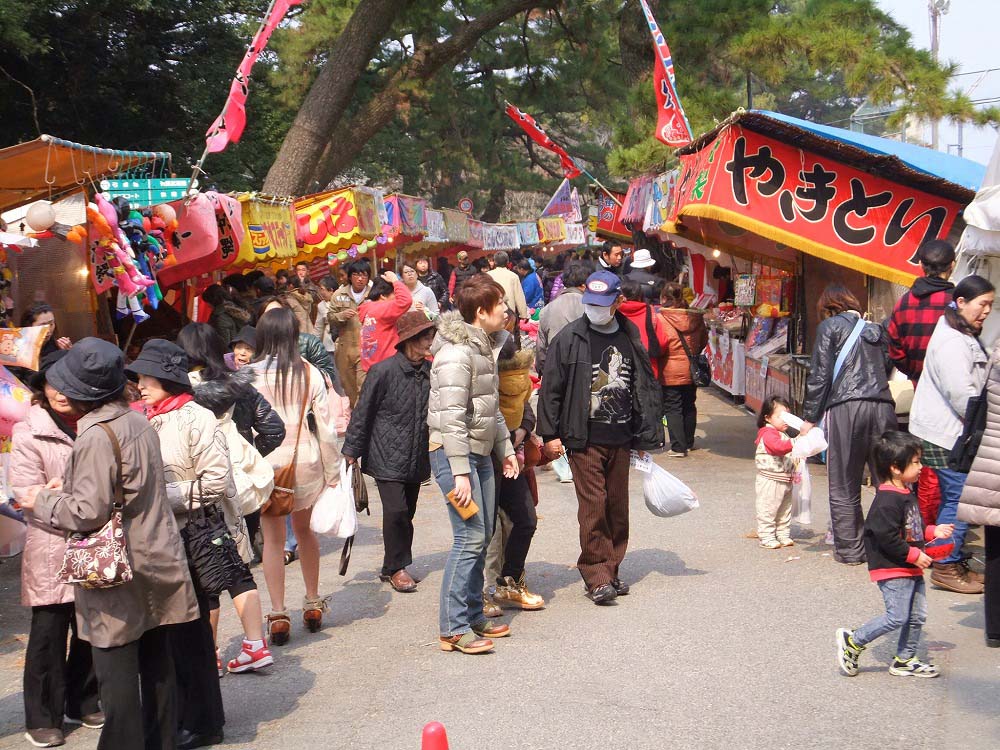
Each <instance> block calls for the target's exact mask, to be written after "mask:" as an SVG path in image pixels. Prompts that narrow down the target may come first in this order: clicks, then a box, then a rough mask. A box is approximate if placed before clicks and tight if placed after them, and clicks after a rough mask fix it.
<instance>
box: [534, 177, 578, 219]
mask: <svg viewBox="0 0 1000 750" xmlns="http://www.w3.org/2000/svg"><path fill="white" fill-rule="evenodd" d="M542 216H560V217H562V218H563V219H565V220H566V221H583V217H582V216H581V214H580V194H579V193H578V192H577V190H576V188H575V187H573V186H572V185H570V182H569V180H563V181H562V184H561V185H559V188H558V189H557V190H556V192H555V193H553V195H552V197H551V198H550V199H549V202H548V204H547V205H546V206H545V210H544V211H542Z"/></svg>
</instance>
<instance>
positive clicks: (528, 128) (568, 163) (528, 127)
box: [507, 103, 581, 180]
mask: <svg viewBox="0 0 1000 750" xmlns="http://www.w3.org/2000/svg"><path fill="white" fill-rule="evenodd" d="M507 116H508V117H510V119H512V120H513V121H514V122H516V123H517V124H518V125H520V126H521V128H522V129H523V130H524V132H525V133H527V134H528V137H530V138H531V140H533V141H534V142H535V143H537V144H538V145H539V146H541V147H542V148H544V149H547V150H549V151H551V152H552V153H554V154H556V155H557V156H558V157H559V161H560V162H561V163H562V168H563V175H565V177H566V179H569V180H572V179H573V178H574V177H579V176H580V174H581V173H580V170H579V168H578V167H577V166H576V164H575V163H574V162H573V159H571V158H570V155H569V154H567V153H566V149H564V148H563V147H562V146H560V145H559V144H558V143H556V142H555V141H553V140H552V139H551V138H549V136H548V134H546V132H545V131H544V130H542V128H541V127H540V126H539V125H538V123H537V122H535V118H534V117H532V116H531V115H529V114H528V113H527V112H522V111H521V110H519V109H518V108H517V107H515V106H514V105H513V104H510V103H508V104H507Z"/></svg>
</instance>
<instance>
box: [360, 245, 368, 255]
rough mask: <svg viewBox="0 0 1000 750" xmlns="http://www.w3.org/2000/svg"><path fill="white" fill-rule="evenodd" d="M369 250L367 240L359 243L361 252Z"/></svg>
mask: <svg viewBox="0 0 1000 750" xmlns="http://www.w3.org/2000/svg"><path fill="white" fill-rule="evenodd" d="M367 252H368V243H367V242H363V243H361V244H360V245H358V253H359V254H361V255H364V254H365V253H367Z"/></svg>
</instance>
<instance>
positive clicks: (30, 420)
mask: <svg viewBox="0 0 1000 750" xmlns="http://www.w3.org/2000/svg"><path fill="white" fill-rule="evenodd" d="M72 452H73V441H72V440H71V439H70V437H69V435H67V434H66V433H65V432H63V431H62V430H60V429H59V428H58V427H57V426H56V423H55V422H53V421H52V417H51V416H49V413H48V412H47V411H45V409H43V408H42V407H41V406H39V405H38V404H35V405H34V406H32V407H31V408H30V409H28V415H27V416H26V417H25V419H24V421H23V422H18V423H17V424H16V425H14V439H13V447H12V448H11V453H10V469H9V474H8V479H9V483H10V488H11V491H12V492H13V493H14V497H15V498H20V497H21V496H22V495H23V494H24V490H26V489H27V488H28V487H31V486H32V485H36V484H42V485H44V484H45V483H46V482H48V481H49V480H50V479H55V478H57V477H62V475H63V472H64V471H65V470H66V462H67V461H69V456H70V454H71V453H72ZM65 552H66V536H65V535H64V534H63V533H62V532H61V531H57V530H56V529H53V528H52V527H51V526H49V525H48V524H43V523H40V522H38V521H37V520H35V518H34V517H31V516H29V518H28V533H27V538H26V539H25V543H24V553H23V554H22V556H21V604H23V605H24V606H26V607H44V606H47V605H50V604H66V603H67V602H71V601H73V589H74V588H75V587H74V586H70V585H68V584H65V583H59V582H58V581H57V580H56V574H57V573H58V572H59V568H61V567H62V563H63V555H64V554H65Z"/></svg>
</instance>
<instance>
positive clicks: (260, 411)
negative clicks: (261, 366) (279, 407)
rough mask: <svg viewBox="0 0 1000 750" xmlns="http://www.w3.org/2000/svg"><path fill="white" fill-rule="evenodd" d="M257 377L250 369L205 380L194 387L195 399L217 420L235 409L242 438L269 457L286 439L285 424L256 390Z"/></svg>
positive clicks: (237, 426)
mask: <svg viewBox="0 0 1000 750" xmlns="http://www.w3.org/2000/svg"><path fill="white" fill-rule="evenodd" d="M255 376H256V374H255V373H254V371H253V370H252V369H251V368H249V367H243V368H241V369H239V370H237V371H236V372H234V373H233V374H232V375H230V376H229V377H227V378H223V379H221V380H203V381H202V382H200V383H199V384H198V385H196V386H195V387H194V400H195V403H197V404H198V405H199V406H204V407H205V408H206V409H208V410H209V411H211V412H212V413H213V414H215V416H216V417H219V416H222V415H223V414H224V413H225V412H227V411H229V409H230V408H231V407H232V408H233V423H234V424H235V425H236V429H237V430H239V433H240V435H242V436H243V439H244V440H246V441H247V442H248V443H250V445H252V446H254V447H255V448H256V449H257V450H258V451H260V454H261V455H262V456H266V455H267V454H268V453H270V452H271V451H273V450H274V449H275V448H277V447H278V446H279V445H281V442H282V441H283V440H284V439H285V423H284V422H282V421H281V417H279V416H278V413H277V412H276V411H275V410H274V409H272V408H271V404H269V403H268V402H267V399H265V398H264V397H263V396H261V395H260V392H259V391H258V390H257V389H256V388H254V387H253V380H254V377H255Z"/></svg>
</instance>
